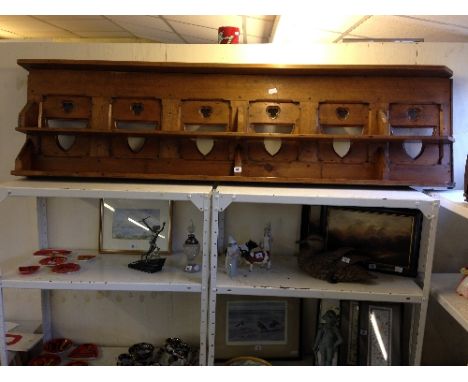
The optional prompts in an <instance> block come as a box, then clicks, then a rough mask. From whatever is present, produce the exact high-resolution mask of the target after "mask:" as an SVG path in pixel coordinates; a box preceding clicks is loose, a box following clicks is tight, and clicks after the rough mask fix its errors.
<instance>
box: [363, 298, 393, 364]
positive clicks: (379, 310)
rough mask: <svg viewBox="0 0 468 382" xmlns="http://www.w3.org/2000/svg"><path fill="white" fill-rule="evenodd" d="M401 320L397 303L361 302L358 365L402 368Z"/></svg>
mask: <svg viewBox="0 0 468 382" xmlns="http://www.w3.org/2000/svg"><path fill="white" fill-rule="evenodd" d="M401 319H402V309H401V304H399V303H379V302H361V303H360V307H359V364H360V365H370V366H391V365H394V366H399V365H401Z"/></svg>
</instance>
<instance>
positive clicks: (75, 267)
mask: <svg viewBox="0 0 468 382" xmlns="http://www.w3.org/2000/svg"><path fill="white" fill-rule="evenodd" d="M80 268H81V267H80V266H79V264H75V263H65V264H59V265H56V266H55V267H53V268H52V269H51V270H52V272H55V273H71V272H76V271H79V270H80Z"/></svg>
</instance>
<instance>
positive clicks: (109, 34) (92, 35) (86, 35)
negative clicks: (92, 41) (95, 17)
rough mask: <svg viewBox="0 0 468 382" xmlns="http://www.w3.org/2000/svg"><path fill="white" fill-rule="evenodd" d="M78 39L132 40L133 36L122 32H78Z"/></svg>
mask: <svg viewBox="0 0 468 382" xmlns="http://www.w3.org/2000/svg"><path fill="white" fill-rule="evenodd" d="M78 34H79V35H80V37H84V38H132V37H135V36H134V35H133V34H131V33H128V32H126V31H124V30H121V31H116V32H115V31H114V32H96V31H93V32H83V31H81V32H78Z"/></svg>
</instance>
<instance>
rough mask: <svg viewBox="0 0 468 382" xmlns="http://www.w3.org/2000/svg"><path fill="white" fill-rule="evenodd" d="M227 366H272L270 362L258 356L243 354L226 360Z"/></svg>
mask: <svg viewBox="0 0 468 382" xmlns="http://www.w3.org/2000/svg"><path fill="white" fill-rule="evenodd" d="M225 365H226V366H272V365H271V363H270V362H268V361H266V360H264V359H262V358H257V357H251V356H241V357H235V358H231V359H230V360H228V361H226V363H225Z"/></svg>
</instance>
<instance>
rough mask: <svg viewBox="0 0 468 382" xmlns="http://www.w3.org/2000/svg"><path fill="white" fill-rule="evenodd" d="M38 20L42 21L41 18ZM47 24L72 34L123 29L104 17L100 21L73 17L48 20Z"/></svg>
mask: <svg viewBox="0 0 468 382" xmlns="http://www.w3.org/2000/svg"><path fill="white" fill-rule="evenodd" d="M38 19H40V20H42V18H41V17H40V16H39V17H38ZM47 22H48V23H50V24H52V25H54V26H56V27H59V28H63V29H67V30H70V31H72V32H80V31H83V32H99V31H100V32H116V31H120V30H122V28H120V27H118V26H117V25H115V24H114V23H112V22H111V21H109V20H106V19H105V18H104V17H103V18H100V19H74V18H73V17H66V18H63V19H59V18H56V19H47Z"/></svg>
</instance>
